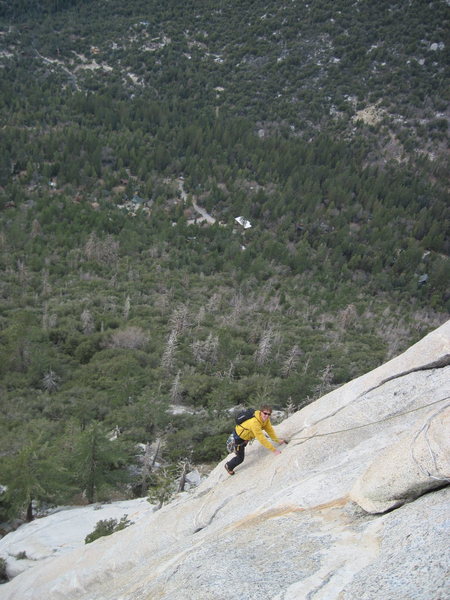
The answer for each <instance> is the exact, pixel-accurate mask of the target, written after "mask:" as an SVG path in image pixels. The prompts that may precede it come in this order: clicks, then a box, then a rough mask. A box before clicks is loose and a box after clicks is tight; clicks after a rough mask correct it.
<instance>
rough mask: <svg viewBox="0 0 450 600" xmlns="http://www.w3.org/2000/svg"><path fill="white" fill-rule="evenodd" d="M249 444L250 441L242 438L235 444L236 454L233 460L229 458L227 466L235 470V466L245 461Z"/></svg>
mask: <svg viewBox="0 0 450 600" xmlns="http://www.w3.org/2000/svg"><path fill="white" fill-rule="evenodd" d="M247 444H248V442H246V441H245V440H242V441H241V442H237V443H236V446H235V453H236V456H234V457H233V458H232V459H231V460H229V461H228V462H227V466H228V468H229V469H230V470H231V471H234V469H235V467H237V466H238V465H240V464H241V463H242V462H244V458H245V446H246V445H247Z"/></svg>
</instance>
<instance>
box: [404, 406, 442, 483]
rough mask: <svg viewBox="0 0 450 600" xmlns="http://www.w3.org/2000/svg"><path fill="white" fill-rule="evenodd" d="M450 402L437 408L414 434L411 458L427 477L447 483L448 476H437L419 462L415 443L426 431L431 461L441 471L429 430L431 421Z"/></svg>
mask: <svg viewBox="0 0 450 600" xmlns="http://www.w3.org/2000/svg"><path fill="white" fill-rule="evenodd" d="M444 400H446V398H444ZM449 406H450V404H446V405H445V406H443V407H441V408H440V409H439V410H437V411H436V412H435V413H433V414H432V415H431V416H430V417H428V419H427V420H426V422H425V423H424V424H423V425H422V427H421V428H420V429H419V431H418V432H417V433H416V435H415V436H414V439H413V441H412V442H411V448H410V450H411V458H412V459H413V461H414V462H415V463H416V465H417V466H418V468H419V469H420V470H421V471H422V473H423V474H424V475H426V476H427V477H430V478H431V479H435V480H436V481H446V482H447V483H450V479H449V478H448V477H437V476H436V475H432V474H431V472H430V471H429V470H428V469H426V468H424V467H422V465H421V464H420V463H419V461H418V460H417V459H416V457H415V456H414V444H415V443H416V442H417V439H418V437H419V435H420V434H421V433H422V432H423V433H424V440H425V443H426V445H427V448H428V452H429V453H430V458H431V461H432V463H433V466H434V468H435V471H436V472H439V469H438V466H437V462H436V454H435V453H434V452H433V450H432V448H431V445H430V442H429V440H428V430H429V429H430V423H431V421H432V420H433V419H434V418H435V417H436V416H437V415H438V414H439V413H441V412H442V411H444V410H445V409H446V408H447V407H449Z"/></svg>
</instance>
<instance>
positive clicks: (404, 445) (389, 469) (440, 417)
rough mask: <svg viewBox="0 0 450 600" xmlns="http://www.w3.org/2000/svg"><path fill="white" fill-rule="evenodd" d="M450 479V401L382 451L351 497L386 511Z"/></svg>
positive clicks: (368, 507) (368, 508)
mask: <svg viewBox="0 0 450 600" xmlns="http://www.w3.org/2000/svg"><path fill="white" fill-rule="evenodd" d="M448 483H450V403H449V404H447V405H444V407H443V408H438V409H436V410H435V411H432V412H431V413H430V414H429V415H427V416H426V418H425V419H421V420H419V421H418V422H417V423H415V424H414V426H413V427H412V430H411V431H408V432H407V433H405V434H404V435H402V436H401V439H400V440H399V441H398V442H396V443H394V444H393V445H392V446H389V447H388V448H386V449H385V450H384V451H383V452H381V453H380V454H379V455H378V456H377V457H376V458H375V460H374V461H373V462H372V463H371V465H370V466H369V468H368V469H367V471H366V472H365V473H363V475H361V477H359V478H358V479H357V481H356V483H355V485H354V486H353V488H352V490H351V492H350V498H351V499H352V500H354V501H355V502H357V503H358V504H359V505H360V506H361V507H362V508H363V509H364V510H366V511H367V512H371V513H382V512H386V511H387V510H390V509H392V508H395V507H397V506H400V505H402V504H404V503H405V502H409V501H411V500H414V499H415V498H417V497H419V496H421V495H422V494H424V493H426V492H428V491H430V490H433V489H435V488H440V487H443V486H444V485H447V484H448Z"/></svg>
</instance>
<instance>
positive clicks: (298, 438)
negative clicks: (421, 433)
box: [290, 396, 450, 446]
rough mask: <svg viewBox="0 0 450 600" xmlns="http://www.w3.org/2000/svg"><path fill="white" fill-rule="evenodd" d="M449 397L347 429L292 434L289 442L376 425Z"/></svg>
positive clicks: (304, 440)
mask: <svg viewBox="0 0 450 600" xmlns="http://www.w3.org/2000/svg"><path fill="white" fill-rule="evenodd" d="M449 398H450V396H446V397H445V398H441V399H440V400H434V401H433V402H429V403H428V404H423V405H422V406H418V407H417V408H412V409H410V410H405V411H403V412H399V413H396V414H395V415H389V416H388V417H384V418H383V419H378V420H377V421H371V422H370V423H364V424H363V425H355V426H354V427H348V428H347V429H337V430H336V431H328V432H326V433H315V434H313V435H309V436H306V437H298V436H293V437H291V438H290V442H291V441H292V440H301V442H306V441H308V440H311V439H313V438H316V437H325V436H327V435H336V434H337V433H345V432H347V431H354V430H356V429H362V428H364V427H370V426H371V425H376V424H378V423H383V422H384V421H389V420H391V419H395V418H397V417H401V416H403V415H408V414H410V413H413V412H416V411H418V410H422V409H423V408H427V407H428V406H433V405H434V404H439V402H444V400H448V399H449ZM449 406H450V405H449ZM444 408H446V407H444ZM442 410H443V409H442ZM314 424H315V423H314ZM293 445H294V446H297V445H298V444H293Z"/></svg>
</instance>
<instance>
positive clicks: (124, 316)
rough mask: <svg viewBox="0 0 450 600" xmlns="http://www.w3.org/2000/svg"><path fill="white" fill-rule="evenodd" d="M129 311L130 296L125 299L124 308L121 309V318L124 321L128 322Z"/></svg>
mask: <svg viewBox="0 0 450 600" xmlns="http://www.w3.org/2000/svg"><path fill="white" fill-rule="evenodd" d="M130 309H131V299H130V296H127V297H126V299H125V306H124V308H123V318H124V319H125V321H128V315H129V314H130Z"/></svg>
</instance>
